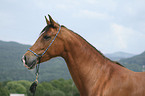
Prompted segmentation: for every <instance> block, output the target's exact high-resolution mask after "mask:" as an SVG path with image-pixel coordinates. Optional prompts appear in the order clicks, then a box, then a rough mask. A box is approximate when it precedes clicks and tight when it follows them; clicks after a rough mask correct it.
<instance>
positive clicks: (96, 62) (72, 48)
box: [22, 15, 145, 96]
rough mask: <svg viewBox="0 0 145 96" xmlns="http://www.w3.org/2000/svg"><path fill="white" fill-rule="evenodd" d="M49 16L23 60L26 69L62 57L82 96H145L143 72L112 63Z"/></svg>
mask: <svg viewBox="0 0 145 96" xmlns="http://www.w3.org/2000/svg"><path fill="white" fill-rule="evenodd" d="M48 17H49V20H48V19H47V17H46V16H45V19H46V23H47V25H46V26H45V28H44V29H43V30H42V31H41V33H40V36H39V38H38V39H37V40H36V42H35V43H34V45H33V46H32V47H30V48H29V49H28V51H27V52H26V53H25V54H24V55H23V57H22V61H23V63H24V66H25V67H26V68H28V69H33V68H35V66H36V65H37V64H38V63H41V62H45V61H47V60H50V59H51V58H54V57H58V56H60V57H62V58H64V60H65V62H66V64H67V67H68V69H69V72H70V74H71V76H72V79H73V81H74V83H75V85H76V87H77V88H78V90H79V92H80V96H145V73H144V72H134V71H131V70H129V69H127V68H125V67H124V66H122V65H121V64H119V63H117V62H115V61H111V60H110V59H108V58H107V57H105V56H104V55H103V54H102V53H101V52H100V51H98V50H97V49H96V48H95V47H93V46H92V45H91V44H90V43H89V42H87V41H86V40H85V39H84V38H83V37H81V36H80V35H78V34H77V33H75V32H73V31H72V30H70V29H68V28H66V27H65V26H63V25H59V24H58V23H56V22H55V21H54V20H53V19H52V17H51V16H50V15H48ZM84 27H85V26H84Z"/></svg>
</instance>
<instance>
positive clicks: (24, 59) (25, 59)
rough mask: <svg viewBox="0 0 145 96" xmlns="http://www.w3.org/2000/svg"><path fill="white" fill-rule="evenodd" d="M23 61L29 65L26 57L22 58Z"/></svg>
mask: <svg viewBox="0 0 145 96" xmlns="http://www.w3.org/2000/svg"><path fill="white" fill-rule="evenodd" d="M21 61H22V62H23V63H24V64H27V58H26V56H25V55H24V56H23V57H22V59H21Z"/></svg>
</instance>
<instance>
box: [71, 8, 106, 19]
mask: <svg viewBox="0 0 145 96" xmlns="http://www.w3.org/2000/svg"><path fill="white" fill-rule="evenodd" d="M73 16H74V17H79V18H91V19H94V18H95V19H107V18H109V16H108V15H107V14H104V13H99V12H95V11H90V10H80V11H79V12H78V13H75V14H74V15H73Z"/></svg>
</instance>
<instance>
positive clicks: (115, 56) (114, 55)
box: [105, 52, 135, 61]
mask: <svg viewBox="0 0 145 96" xmlns="http://www.w3.org/2000/svg"><path fill="white" fill-rule="evenodd" d="M105 56H106V57H108V58H109V59H111V60H114V61H118V60H121V59H124V58H130V57H133V56H135V55H134V54H131V53H126V52H115V53H110V54H105Z"/></svg>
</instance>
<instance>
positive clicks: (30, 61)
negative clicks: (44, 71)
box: [21, 55, 38, 69]
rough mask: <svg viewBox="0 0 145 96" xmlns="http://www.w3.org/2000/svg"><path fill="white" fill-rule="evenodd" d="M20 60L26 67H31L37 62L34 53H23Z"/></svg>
mask: <svg viewBox="0 0 145 96" xmlns="http://www.w3.org/2000/svg"><path fill="white" fill-rule="evenodd" d="M21 60H22V62H23V64H24V66H25V67H26V68H28V69H33V68H34V67H35V65H36V64H37V63H38V62H37V57H36V56H35V55H33V56H28V55H24V56H23V57H22V59H21Z"/></svg>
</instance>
